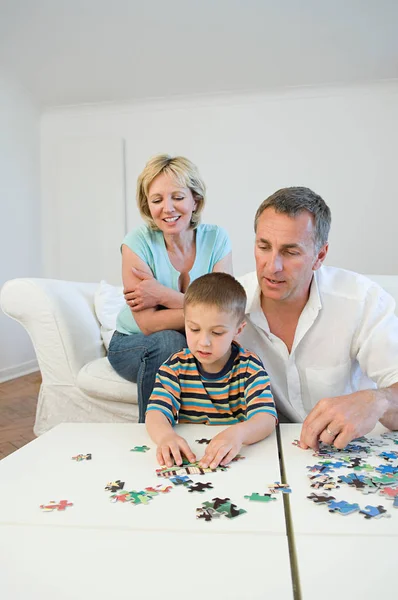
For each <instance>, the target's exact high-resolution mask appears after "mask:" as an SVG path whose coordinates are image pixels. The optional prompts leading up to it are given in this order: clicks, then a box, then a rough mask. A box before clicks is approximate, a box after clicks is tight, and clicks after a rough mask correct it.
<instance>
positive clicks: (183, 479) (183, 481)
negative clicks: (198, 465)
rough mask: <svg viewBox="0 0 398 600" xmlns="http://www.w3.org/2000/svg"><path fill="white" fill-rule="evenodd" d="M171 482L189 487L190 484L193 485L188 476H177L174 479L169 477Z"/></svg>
mask: <svg viewBox="0 0 398 600" xmlns="http://www.w3.org/2000/svg"><path fill="white" fill-rule="evenodd" d="M169 481H171V483H173V484H174V485H185V486H187V485H189V484H190V483H193V481H192V479H189V477H188V475H179V476H177V475H175V476H172V477H169Z"/></svg>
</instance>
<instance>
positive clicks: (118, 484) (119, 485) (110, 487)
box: [105, 479, 124, 492]
mask: <svg viewBox="0 0 398 600" xmlns="http://www.w3.org/2000/svg"><path fill="white" fill-rule="evenodd" d="M123 488H124V481H120V479H117V480H116V481H111V482H110V483H107V484H106V486H105V490H106V491H109V492H117V490H122V489H123Z"/></svg>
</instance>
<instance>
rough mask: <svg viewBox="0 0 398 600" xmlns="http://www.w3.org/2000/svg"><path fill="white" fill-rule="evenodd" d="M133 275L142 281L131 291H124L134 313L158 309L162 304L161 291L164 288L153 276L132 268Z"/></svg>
mask: <svg viewBox="0 0 398 600" xmlns="http://www.w3.org/2000/svg"><path fill="white" fill-rule="evenodd" d="M131 271H132V273H133V274H134V275H135V277H137V278H138V279H139V280H140V281H139V283H137V285H135V286H134V288H132V289H131V290H124V298H125V300H126V302H127V304H128V305H129V307H130V308H131V310H132V311H133V312H138V311H140V310H144V309H145V308H156V307H157V306H158V305H159V304H161V301H160V297H161V291H162V288H163V287H164V286H163V285H162V284H161V283H159V282H158V281H157V279H155V277H154V276H153V275H150V274H149V273H145V272H144V271H140V270H139V269H136V268H135V267H131Z"/></svg>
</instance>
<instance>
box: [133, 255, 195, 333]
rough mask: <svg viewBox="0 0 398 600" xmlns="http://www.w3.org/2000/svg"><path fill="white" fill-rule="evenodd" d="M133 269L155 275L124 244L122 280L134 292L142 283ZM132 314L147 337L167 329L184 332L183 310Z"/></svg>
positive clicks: (148, 309)
mask: <svg viewBox="0 0 398 600" xmlns="http://www.w3.org/2000/svg"><path fill="white" fill-rule="evenodd" d="M133 268H135V269H139V270H140V271H143V272H144V273H146V274H147V275H150V276H151V277H153V273H152V272H151V270H150V268H149V266H148V265H147V264H146V263H145V262H144V261H143V260H142V259H141V258H139V256H137V254H135V252H133V251H132V250H130V248H129V247H128V246H126V245H125V244H123V246H122V279H123V287H124V289H125V290H133V289H134V288H135V287H136V286H137V285H138V284H139V283H140V281H141V279H140V278H139V277H138V276H137V275H135V274H134V271H133ZM159 285H160V284H159ZM162 287H164V286H162ZM129 306H130V304H129ZM130 310H131V306H130ZM132 313H133V315H134V319H135V321H136V323H137V325H138V327H139V328H140V329H141V331H142V333H144V334H145V335H150V334H151V333H155V332H157V331H163V330H165V329H174V330H176V331H183V330H184V315H183V311H182V308H180V309H178V308H176V309H173V308H170V309H166V310H157V308H155V307H153V308H145V309H143V310H140V311H137V312H134V311H132Z"/></svg>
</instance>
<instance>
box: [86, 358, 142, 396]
mask: <svg viewBox="0 0 398 600" xmlns="http://www.w3.org/2000/svg"><path fill="white" fill-rule="evenodd" d="M77 385H78V386H79V388H80V389H81V390H82V391H83V392H85V393H86V394H88V395H89V396H92V397H93V398H102V399H104V400H112V401H114V402H128V403H130V404H137V403H138V400H137V385H136V384H135V383H131V382H130V381H126V379H123V378H122V377H120V375H118V374H117V373H116V371H115V370H114V369H113V368H112V367H111V365H110V362H109V360H108V359H107V358H97V359H96V360H92V361H91V362H89V363H87V364H86V365H84V367H82V368H81V369H80V371H79V373H78V376H77Z"/></svg>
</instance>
